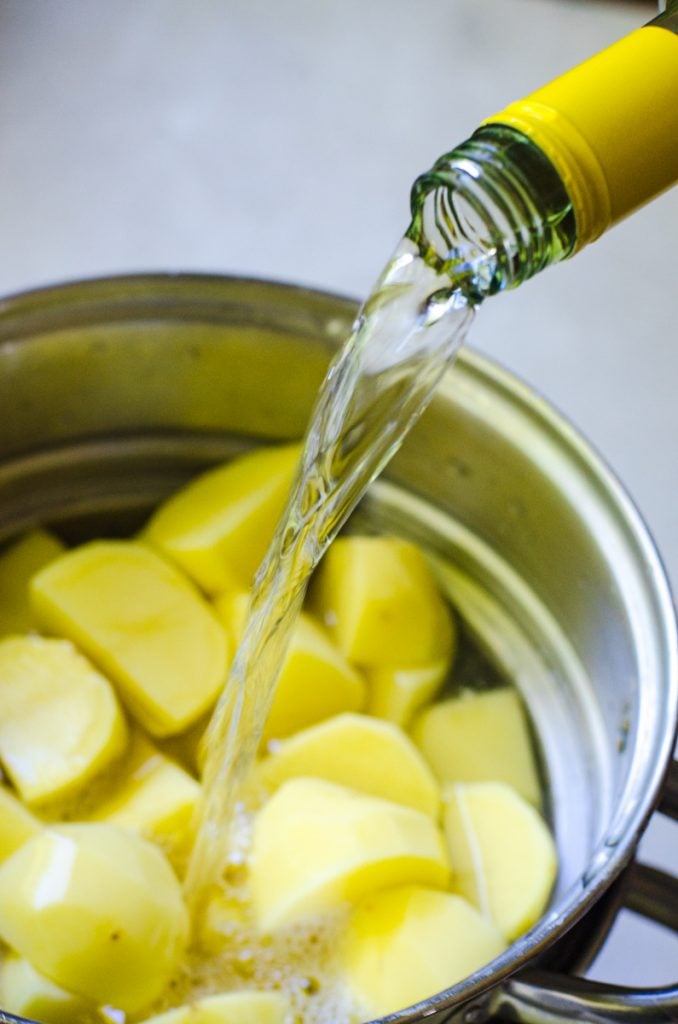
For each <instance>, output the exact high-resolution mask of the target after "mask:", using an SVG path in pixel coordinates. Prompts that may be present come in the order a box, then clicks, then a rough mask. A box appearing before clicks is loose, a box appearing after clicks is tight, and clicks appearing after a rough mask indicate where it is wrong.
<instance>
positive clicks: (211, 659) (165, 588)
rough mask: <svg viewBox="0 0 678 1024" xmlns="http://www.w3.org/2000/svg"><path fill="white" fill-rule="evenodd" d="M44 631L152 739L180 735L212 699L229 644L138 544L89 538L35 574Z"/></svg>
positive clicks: (172, 572) (181, 581) (206, 611)
mask: <svg viewBox="0 0 678 1024" xmlns="http://www.w3.org/2000/svg"><path fill="white" fill-rule="evenodd" d="M31 595H32V600H33V605H34V608H35V611H36V614H37V616H38V617H39V619H40V621H41V622H42V623H43V624H44V626H45V627H46V628H47V629H49V630H51V631H52V632H55V633H59V634H61V635H62V636H66V637H68V638H69V639H71V640H73V641H74V642H75V643H77V644H78V646H79V647H80V648H81V649H82V650H83V651H85V653H87V654H88V655H89V656H90V657H91V658H92V660H93V661H95V662H96V663H97V664H98V665H100V666H101V667H102V668H103V669H104V671H105V672H106V673H107V675H108V676H109V677H110V678H111V680H112V681H113V682H114V683H115V684H116V686H117V687H118V690H119V692H120V694H121V696H122V699H123V701H124V702H125V703H126V704H127V706H128V707H129V709H130V711H131V712H132V714H133V715H134V717H135V718H136V719H137V720H138V721H139V723H140V724H141V725H142V726H143V727H144V728H145V729H146V730H147V731H148V732H150V733H151V735H153V736H169V735H173V734H174V733H178V732H183V731H184V730H185V729H187V728H189V726H190V725H192V724H193V722H195V721H197V720H198V719H199V718H200V717H201V715H203V714H204V713H205V711H207V710H208V709H209V708H210V706H211V705H212V704H213V703H214V701H215V700H216V698H217V696H218V694H219V693H220V691H221V688H222V686H223V684H224V682H225V679H226V673H227V668H228V658H229V643H228V639H227V636H226V632H225V630H224V628H223V626H222V625H221V623H220V622H218V621H217V618H216V616H215V615H214V613H213V612H212V609H211V608H210V607H209V605H208V604H207V602H206V601H205V600H204V599H203V598H202V597H201V596H200V595H199V593H198V592H197V590H195V588H194V587H193V586H192V584H191V583H190V582H189V581H188V580H187V579H186V578H185V577H184V576H183V575H182V574H181V573H180V572H179V571H178V570H177V569H175V568H174V567H173V566H172V565H170V564H169V563H168V562H166V561H164V559H162V558H160V557H159V556H158V555H156V554H154V553H153V552H152V551H150V550H149V549H148V548H146V547H144V546H143V545H142V544H136V543H133V542H130V541H95V542H92V543H90V544H85V545H83V546H82V547H80V548H77V549H76V550H74V551H70V552H68V553H67V554H65V555H62V556H61V558H58V559H57V560H56V561H55V562H52V564H51V565H49V566H47V568H46V569H43V570H42V571H41V572H39V573H38V574H37V576H34V577H33V581H32V584H31Z"/></svg>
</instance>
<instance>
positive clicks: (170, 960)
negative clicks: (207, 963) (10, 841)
mask: <svg viewBox="0 0 678 1024" xmlns="http://www.w3.org/2000/svg"><path fill="white" fill-rule="evenodd" d="M0 937H1V938H2V940H3V941H4V942H6V943H7V944H8V945H9V946H11V947H12V949H14V950H15V951H16V952H17V953H19V954H20V955H21V956H22V957H25V958H26V959H27V960H28V961H29V962H30V963H31V964H32V965H33V966H34V967H35V969H36V970H38V971H40V972H41V973H42V974H45V975H46V976H47V977H48V978H50V979H51V980H52V981H54V982H55V983H56V984H57V985H59V986H62V987H63V988H66V989H68V990H70V991H72V992H75V993H78V994H79V995H81V996H83V997H85V998H87V999H89V1000H91V1001H92V1002H94V1003H95V1004H97V1005H111V1006H115V1007H117V1008H118V1009H120V1010H124V1011H125V1012H126V1013H136V1012H138V1011H140V1010H143V1009H144V1007H146V1006H148V1005H150V1004H151V1003H152V1002H153V1001H154V1000H155V999H157V998H158V996H159V995H160V994H161V992H162V990H163V989H164V987H165V985H166V984H167V982H168V981H169V978H170V976H171V974H172V972H173V971H174V970H175V969H176V967H177V966H178V964H179V962H180V959H181V956H182V954H183V951H184V948H185V946H186V942H187V939H188V915H187V913H186V908H185V907H184V904H183V900H182V896H181V889H180V887H179V883H178V882H177V879H176V877H175V876H174V874H173V872H172V869H171V868H170V867H169V864H168V863H167V861H166V859H165V857H164V856H163V854H162V853H161V852H160V850H158V849H157V848H156V847H155V846H153V845H152V844H151V843H148V842H146V840H145V839H141V838H140V837H139V836H136V835H134V834H133V833H131V832H125V831H123V830H122V829H118V828H115V827H114V826H112V825H102V824H79V825H63V826H60V827H59V828H54V829H45V830H44V831H43V832H42V833H41V834H40V835H38V836H36V837H35V838H33V839H31V840H29V842H28V843H26V844H25V845H24V846H22V847H21V848H20V849H19V850H17V852H16V853H14V854H13V855H12V856H11V857H10V858H9V859H8V860H6V861H5V862H4V864H2V865H1V866H0Z"/></svg>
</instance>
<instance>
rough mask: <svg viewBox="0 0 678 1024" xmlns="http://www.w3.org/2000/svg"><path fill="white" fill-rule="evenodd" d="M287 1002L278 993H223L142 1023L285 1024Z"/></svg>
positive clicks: (158, 1015)
mask: <svg viewBox="0 0 678 1024" xmlns="http://www.w3.org/2000/svg"><path fill="white" fill-rule="evenodd" d="M288 1010H289V1000H288V999H287V998H286V997H285V996H284V995H282V993H280V992H247V991H244V992H224V993H223V994H221V995H216V996H205V997H204V998H203V999H196V1000H195V1002H192V1003H190V1004H189V1005H188V1006H179V1007H177V1009H176V1010H168V1011H167V1012H166V1013H160V1014H157V1015H156V1016H155V1017H149V1018H148V1019H147V1020H146V1021H145V1022H144V1024H285V1021H286V1020H287V1013H288Z"/></svg>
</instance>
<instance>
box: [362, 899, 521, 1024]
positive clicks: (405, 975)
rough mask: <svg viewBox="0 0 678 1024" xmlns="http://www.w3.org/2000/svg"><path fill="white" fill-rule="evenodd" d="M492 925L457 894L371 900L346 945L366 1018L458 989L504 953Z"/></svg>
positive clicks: (400, 1008) (370, 1018) (383, 1014)
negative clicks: (471, 976) (462, 981)
mask: <svg viewBox="0 0 678 1024" xmlns="http://www.w3.org/2000/svg"><path fill="white" fill-rule="evenodd" d="M505 946H506V943H505V941H504V939H503V936H502V935H501V934H500V932H499V931H498V930H497V929H496V928H495V927H494V925H493V924H491V922H489V921H487V920H486V919H485V918H484V917H482V916H481V915H480V914H479V913H478V911H477V910H475V909H474V908H473V907H472V906H471V905H470V904H469V903H467V902H466V900H464V899H462V898H461V897H460V896H455V895H452V894H451V893H446V892H439V891H437V890H435V889H429V888H425V887H423V886H417V885H408V886H402V887H399V888H394V889H389V890H387V891H385V892H378V893H374V894H373V895H371V896H367V897H366V898H365V899H364V900H363V901H362V902H361V903H360V904H359V905H358V907H357V909H356V910H355V911H354V912H353V915H352V917H351V920H350V922H349V925H348V929H347V933H346V936H345V938H344V940H343V943H342V947H343V949H342V954H343V956H342V962H343V968H344V971H345V974H346V980H347V983H348V987H349V989H350V991H351V993H352V994H353V997H354V999H355V1001H356V1003H357V1005H358V1007H359V1008H360V1009H362V1011H363V1013H364V1016H365V1019H369V1020H372V1018H373V1017H382V1016H385V1015H386V1014H389V1013H395V1011H396V1010H402V1009H405V1007H407V1006H411V1005H412V1004H413V1003H417V1002H419V1001H420V1000H422V999H426V998H427V997H429V996H431V995H433V994H434V993H436V992H440V991H442V990H443V989H446V988H450V987H451V986H452V985H454V984H456V982H458V981H461V980H462V979H463V978H465V977H466V976H467V975H469V974H472V973H473V971H476V970H478V969H479V968H480V967H483V966H484V965H485V964H486V963H488V962H489V961H490V960H493V959H494V958H495V957H496V956H499V954H500V953H502V952H503V950H504V948H505Z"/></svg>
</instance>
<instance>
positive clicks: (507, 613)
mask: <svg viewBox="0 0 678 1024" xmlns="http://www.w3.org/2000/svg"><path fill="white" fill-rule="evenodd" d="M355 309H356V307H355V304H354V303H353V302H351V301H349V300H346V299H341V298H337V297H334V296H331V295H327V294H322V293H318V292H312V291H308V290H304V289H299V288H294V287H290V286H285V285H281V284H274V283H267V282H264V281H251V280H239V279H233V278H220V277H200V276H180V277H173V276H144V277H128V278H117V279H110V280H102V281H90V282H85V283H82V284H74V285H67V286H64V287H60V288H53V289H47V290H44V291H39V292H33V293H29V294H25V295H19V296H17V297H14V298H10V299H8V300H6V301H5V302H4V303H1V304H0V410H1V414H0V539H1V538H5V537H8V536H11V535H12V534H15V533H17V532H19V531H20V530H23V529H25V528H26V527H28V526H30V525H32V524H35V523H38V522H51V523H58V524H60V528H61V529H62V530H64V531H65V532H66V533H68V531H69V530H70V531H72V532H73V535H74V536H75V535H77V533H78V531H79V532H80V533H82V531H83V530H85V531H91V532H107V533H109V534H110V532H111V530H112V529H115V530H119V531H121V532H124V531H125V530H127V529H130V528H133V527H134V525H135V524H136V523H138V522H139V521H140V520H141V517H142V516H143V514H144V513H145V512H146V511H148V509H149V508H150V507H151V506H152V505H153V504H155V503H156V502H157V501H158V500H159V499H161V498H162V497H163V496H164V495H166V494H168V493H169V492H170V491H172V490H173V489H174V488H176V487H177V486H179V485H180V484H181V483H182V482H183V481H185V480H186V479H187V478H188V477H189V476H191V475H192V474H195V473H196V472H197V471H198V470H200V469H202V468H204V467H205V466H206V465H209V464H210V463H212V462H214V461H215V460H217V459H220V458H223V457H224V456H225V455H228V454H230V453H233V452H235V451H238V450H242V449H243V448H244V447H247V446H250V445H251V444H253V443H259V442H263V441H268V440H279V439H285V438H294V437H298V436H300V435H301V434H302V432H303V429H304V426H305V423H306V419H307V417H308V414H309V411H310V408H311V405H312V402H313V400H314V397H315V394H316V391H317V389H318V387H319V385H320V382H321V379H322V377H323V373H324V370H325V368H326V365H327V362H328V359H329V357H330V355H331V353H332V352H333V350H334V349H335V348H336V346H337V344H338V343H339V341H340V340H341V339H343V338H344V337H345V335H346V334H347V332H348V330H349V327H350V324H351V322H352V320H353V317H354V315H355ZM366 513H367V514H368V515H370V516H372V518H373V519H376V520H377V522H378V523H380V524H382V525H384V526H386V527H388V528H394V529H398V530H400V531H403V532H406V533H408V534H409V535H411V536H412V537H413V538H415V539H419V540H424V541H425V543H426V544H427V545H428V548H429V550H430V551H431V552H432V553H433V554H434V556H435V555H439V556H440V560H441V566H442V569H441V573H442V578H443V581H444V584H445V586H446V587H447V589H448V591H449V593H450V596H451V598H452V599H453V600H454V601H455V603H456V604H457V606H458V607H459V608H460V609H461V612H462V617H463V619H464V629H465V630H466V631H467V632H468V633H469V634H470V635H471V636H472V637H473V638H474V640H475V642H476V644H477V645H478V646H479V647H480V648H481V649H482V650H483V651H484V652H485V654H486V655H487V656H488V657H489V658H490V659H491V660H492V661H493V663H494V664H495V665H496V666H497V667H498V668H499V669H500V670H501V671H502V672H505V673H507V674H509V675H510V676H511V678H512V679H513V680H514V681H515V683H516V685H517V686H518V687H519V688H520V690H521V692H522V693H523V696H524V697H525V700H526V702H527V704H528V706H529V709H530V713H531V716H532V721H533V724H534V727H535V732H536V735H537V737H538V745H539V749H540V750H541V753H542V758H543V764H544V770H545V776H546V778H547V779H548V792H549V799H550V805H551V812H552V820H553V825H554V828H555V833H556V837H557V842H558V846H559V851H560V862H561V871H560V878H559V882H558V886H557V890H556V892H555V894H554V898H553V901H552V904H551V906H550V908H549V910H548V911H547V913H546V914H545V915H544V917H543V918H542V919H541V920H540V921H539V923H538V924H537V925H536V926H535V927H534V928H533V929H532V930H531V931H530V932H529V934H527V935H525V936H523V937H522V938H521V939H520V940H519V941H517V942H516V943H514V945H513V946H511V948H510V949H509V950H508V951H507V952H506V953H505V954H504V955H503V956H501V957H500V958H499V959H498V960H496V961H495V962H494V963H493V964H491V965H489V966H488V967H487V968H486V969H484V970H482V971H480V972H479V973H478V974H476V975H474V976H473V977H472V978H471V979H469V980H467V981H464V982H462V983H460V984H458V985H456V986H454V987H453V988H451V989H449V990H448V991H446V992H444V993H441V994H438V995H435V996H434V997H433V998H431V999H430V1000H428V1001H427V1002H426V1003H423V1004H420V1005H419V1006H417V1007H414V1008H410V1009H408V1010H404V1011H402V1012H401V1013H398V1014H396V1015H394V1016H393V1017H390V1018H388V1019H389V1020H393V1021H399V1022H402V1024H405V1022H407V1024H414V1022H415V1021H420V1020H423V1019H424V1018H426V1019H427V1020H430V1021H431V1022H432V1024H434V1022H435V1024H444V1022H445V1024H449V1022H453V1021H454V1022H461V1021H463V1022H464V1024H478V1022H481V1021H484V1020H486V1019H488V1018H491V1017H499V1018H505V1019H510V1020H523V1021H530V1022H537V1021H539V1022H543V1021H560V1020H566V1019H567V1020H572V1019H578V1020H586V1021H592V1022H596V1021H600V1022H603V1021H605V1022H609V1021H617V1022H622V1021H627V1020H628V1021H631V1020H633V1021H634V1022H639V1021H642V1022H643V1024H648V1022H660V1021H670V1020H676V1019H678V987H676V988H667V989H663V990H659V991H657V990H652V991H647V992H633V991H627V990H622V989H618V988H617V989H609V988H604V987H601V986H600V985H595V984H593V983H589V982H585V981H583V980H581V979H578V978H576V977H574V972H577V971H580V970H582V969H583V968H584V967H585V966H586V965H587V964H588V963H589V962H590V960H591V959H592V957H593V955H594V954H595V952H596V950H597V949H598V948H599V945H600V943H601V941H602V939H603V938H604V936H605V934H606V931H607V929H608V928H609V925H610V923H611V921H612V919H613V917H614V913H615V912H616V910H617V908H618V906H619V905H621V903H626V904H627V905H629V906H631V907H632V908H633V909H635V910H637V911H640V912H641V913H644V914H646V915H648V916H650V917H652V918H654V919H655V920H658V921H660V922H663V923H664V924H666V925H668V926H669V927H671V928H678V883H676V881H675V880H673V879H671V878H668V877H666V876H664V875H662V874H660V873H659V872H657V871H653V870H651V869H649V868H644V867H641V866H639V865H637V864H633V858H634V852H635V849H636V846H637V843H638V841H639V838H640V836H641V834H642V832H643V830H644V828H645V826H646V824H647V822H648V819H649V817H650V815H651V814H652V813H653V811H654V810H655V808H656V807H657V805H658V804H659V805H660V809H661V810H664V811H665V812H666V813H669V814H672V815H673V816H676V815H677V814H678V776H676V775H675V774H673V775H671V776H670V778H669V780H668V782H666V783H665V774H666V772H667V769H668V768H669V766H670V761H671V755H672V750H673V742H674V723H675V722H676V712H677V705H678V678H677V671H676V626H675V620H674V613H673V608H672V603H671V598H670V594H669V589H668V586H667V582H666V579H665V576H664V573H663V571H662V567H661V564H660V562H659V559H658V557H657V553H656V551H655V549H654V547H653V545H652V542H651V540H650V538H649V537H648V534H647V531H646V529H645V527H644V526H643V523H642V521H641V519H640V517H639V515H638V513H637V512H636V510H635V509H634V507H633V505H632V504H631V502H630V501H629V499H628V497H627V496H626V495H625V493H624V492H623V490H622V489H621V488H620V486H619V484H618V483H617V481H616V480H615V479H614V477H613V476H612V475H611V474H610V472H609V471H608V470H607V468H606V467H605V466H604V465H603V464H602V462H601V461H600V459H599V458H598V457H597V456H596V455H595V454H594V453H593V452H592V451H591V449H590V448H589V447H588V446H587V445H586V444H585V442H584V441H583V440H582V439H581V438H580V437H579V436H578V435H577V433H576V432H575V431H574V430H573V429H572V428H571V427H570V426H569V425H568V424H567V423H566V422H564V421H563V420H562V419H561V418H560V417H559V416H558V415H556V414H555V413H554V412H553V411H552V410H551V409H550V408H549V407H548V405H547V404H546V403H545V402H543V401H542V400H540V399H539V398H537V397H536V396H535V395H534V394H533V393H532V392H531V391H530V390H529V389H528V388H526V387H525V386H523V385H522V384H520V383H519V382H517V381H516V380H515V379H514V378H512V377H511V376H510V375H509V374H507V373H505V372H504V371H503V370H500V369H498V368H497V367H496V366H495V365H494V364H492V363H491V362H489V361H487V360H485V359H482V358H480V357H479V356H478V355H476V354H474V353H473V352H472V351H470V350H467V351H466V352H463V353H462V355H461V356H460V358H459V360H458V362H457V364H456V366H455V367H454V368H453V370H451V371H450V372H449V374H448V375H447V377H446V379H445V380H444V382H443V384H442V386H441V387H440V389H439V391H438V393H437V396H436V398H435V399H434V401H433V403H432V405H431V407H430V408H429V410H428V411H427V412H426V414H425V415H424V416H423V417H422V419H421V421H420V422H419V424H418V425H417V427H416V428H415V430H414V431H413V433H412V434H411V436H410V438H409V439H408V440H407V442H406V443H405V445H404V447H403V449H402V450H401V452H400V453H399V454H398V456H397V457H396V459H395V460H394V461H393V463H392V464H391V466H390V467H389V470H388V472H387V474H386V475H385V477H384V478H383V480H382V481H380V482H379V483H378V484H377V485H375V487H374V489H373V492H372V496H371V497H370V498H369V499H368V501H367V503H366ZM83 524H84V525H83ZM662 794H663V795H662ZM629 865H630V867H629ZM1 1017H2V1015H1V1014H0V1018H1ZM6 1019H7V1020H10V1019H13V1018H10V1017H7V1018H6Z"/></svg>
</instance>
